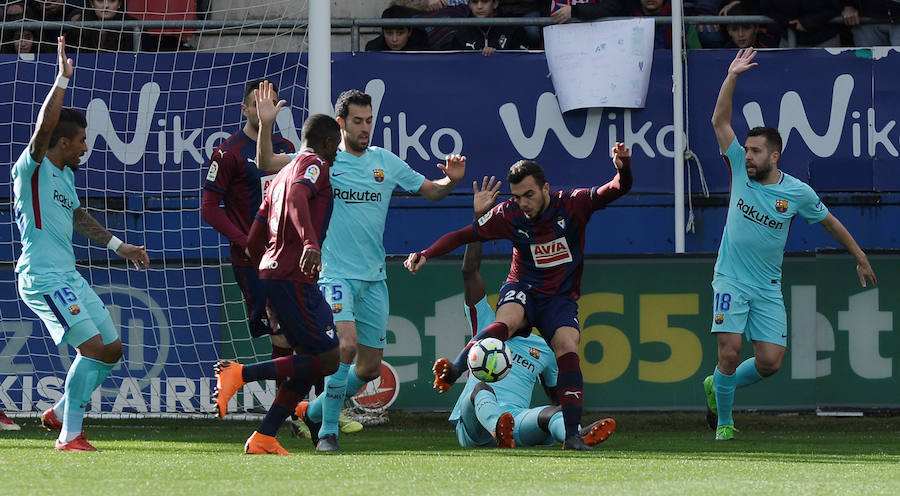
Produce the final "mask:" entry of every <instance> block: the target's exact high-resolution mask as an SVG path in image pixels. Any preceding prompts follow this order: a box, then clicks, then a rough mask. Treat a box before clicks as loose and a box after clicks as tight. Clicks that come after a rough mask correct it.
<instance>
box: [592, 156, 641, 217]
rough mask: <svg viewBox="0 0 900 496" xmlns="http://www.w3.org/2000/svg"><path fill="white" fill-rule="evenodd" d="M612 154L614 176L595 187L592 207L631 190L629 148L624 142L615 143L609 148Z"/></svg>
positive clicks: (632, 179)
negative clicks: (614, 169)
mask: <svg viewBox="0 0 900 496" xmlns="http://www.w3.org/2000/svg"><path fill="white" fill-rule="evenodd" d="M610 153H611V154H612V163H613V165H614V166H616V171H617V174H616V177H614V178H612V180H610V181H609V182H608V183H606V184H604V185H603V186H600V187H599V188H597V193H596V195H595V197H594V208H600V207H601V206H603V205H606V204H607V203H610V202H611V201H613V200H615V199H616V198H619V197H621V196H624V195H625V194H626V193H628V192H629V191H631V186H632V184H633V183H634V177H633V176H632V175H631V150H629V149H628V147H627V146H625V143H618V142H617V143H616V146H614V147H613V148H612V150H610Z"/></svg>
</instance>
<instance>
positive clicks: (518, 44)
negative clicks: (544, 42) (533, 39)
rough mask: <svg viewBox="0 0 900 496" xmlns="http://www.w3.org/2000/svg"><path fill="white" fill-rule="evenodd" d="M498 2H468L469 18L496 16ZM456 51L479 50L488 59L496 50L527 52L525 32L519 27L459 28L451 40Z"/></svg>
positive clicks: (483, 0)
mask: <svg viewBox="0 0 900 496" xmlns="http://www.w3.org/2000/svg"><path fill="white" fill-rule="evenodd" d="M499 4H500V0H469V3H468V5H469V11H470V12H471V14H470V17H473V18H481V19H485V18H490V17H496V16H497V7H498V6H499ZM453 47H454V48H455V49H457V50H481V54H482V55H484V56H485V57H490V56H491V55H493V54H494V52H496V51H497V50H527V49H528V46H527V44H526V42H525V31H524V30H522V27H521V26H460V27H459V28H457V30H456V35H455V36H454V38H453Z"/></svg>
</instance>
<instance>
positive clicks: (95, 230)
mask: <svg viewBox="0 0 900 496" xmlns="http://www.w3.org/2000/svg"><path fill="white" fill-rule="evenodd" d="M72 227H73V228H74V229H75V230H76V231H77V232H78V233H79V234H81V235H82V236H84V237H85V238H87V239H89V240H91V241H93V242H94V243H97V244H101V245H107V244H108V243H109V241H110V240H111V239H112V238H113V235H112V233H110V232H109V231H107V230H106V228H104V227H103V226H101V225H100V223H99V222H97V219H95V218H94V217H93V216H91V214H89V213H88V212H87V210H85V209H84V207H78V208H76V209H75V211H74V212H72ZM116 255H119V256H120V257H122V258H124V259H126V260H130V261H131V263H133V264H134V268H136V269H137V270H141V269H143V268H147V267H150V257H149V256H147V252H146V251H144V247H143V246H134V245H131V244H128V243H122V244H120V245H119V247H118V248H116Z"/></svg>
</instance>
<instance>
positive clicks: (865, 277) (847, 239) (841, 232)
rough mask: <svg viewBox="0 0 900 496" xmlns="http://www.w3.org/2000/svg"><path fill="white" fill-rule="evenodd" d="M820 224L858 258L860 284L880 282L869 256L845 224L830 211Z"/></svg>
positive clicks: (857, 269) (857, 268)
mask: <svg viewBox="0 0 900 496" xmlns="http://www.w3.org/2000/svg"><path fill="white" fill-rule="evenodd" d="M820 224H822V227H824V228H825V230H826V231H828V234H830V235H831V236H832V237H833V238H834V239H835V240H837V241H838V242H839V243H840V244H841V245H843V246H844V248H846V249H847V251H848V252H850V254H851V255H853V258H855V259H856V274H857V275H858V276H859V284H860V285H862V287H866V283H867V282H869V283H872V285H873V286H874V285H876V284H878V280H877V279H876V278H875V271H873V270H872V265H871V264H869V258H868V257H866V254H865V252H863V251H862V249H861V248H860V247H859V245H857V244H856V240H855V239H853V236H851V235H850V232H849V231H847V228H846V227H844V224H842V223H841V221H839V220H838V219H837V217H835V216H834V215H831V214H830V213H829V214H828V216H826V217H825V218H824V219H822V222H820Z"/></svg>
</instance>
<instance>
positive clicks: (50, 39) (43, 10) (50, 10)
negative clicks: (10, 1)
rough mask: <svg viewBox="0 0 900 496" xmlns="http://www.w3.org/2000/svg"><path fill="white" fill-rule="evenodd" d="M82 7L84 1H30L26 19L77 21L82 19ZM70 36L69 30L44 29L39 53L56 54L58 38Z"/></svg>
mask: <svg viewBox="0 0 900 496" xmlns="http://www.w3.org/2000/svg"><path fill="white" fill-rule="evenodd" d="M82 7H84V1H83V0H30V1H29V2H27V3H25V18H26V19H29V20H34V21H50V22H61V21H77V20H80V19H81V15H82ZM7 9H9V7H7ZM69 34H70V33H69V31H68V30H67V29H62V28H51V27H42V28H41V29H40V32H39V36H38V39H37V42H38V52H41V53H56V45H57V42H56V39H57V37H58V36H59V35H66V36H67V37H68V36H69Z"/></svg>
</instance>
